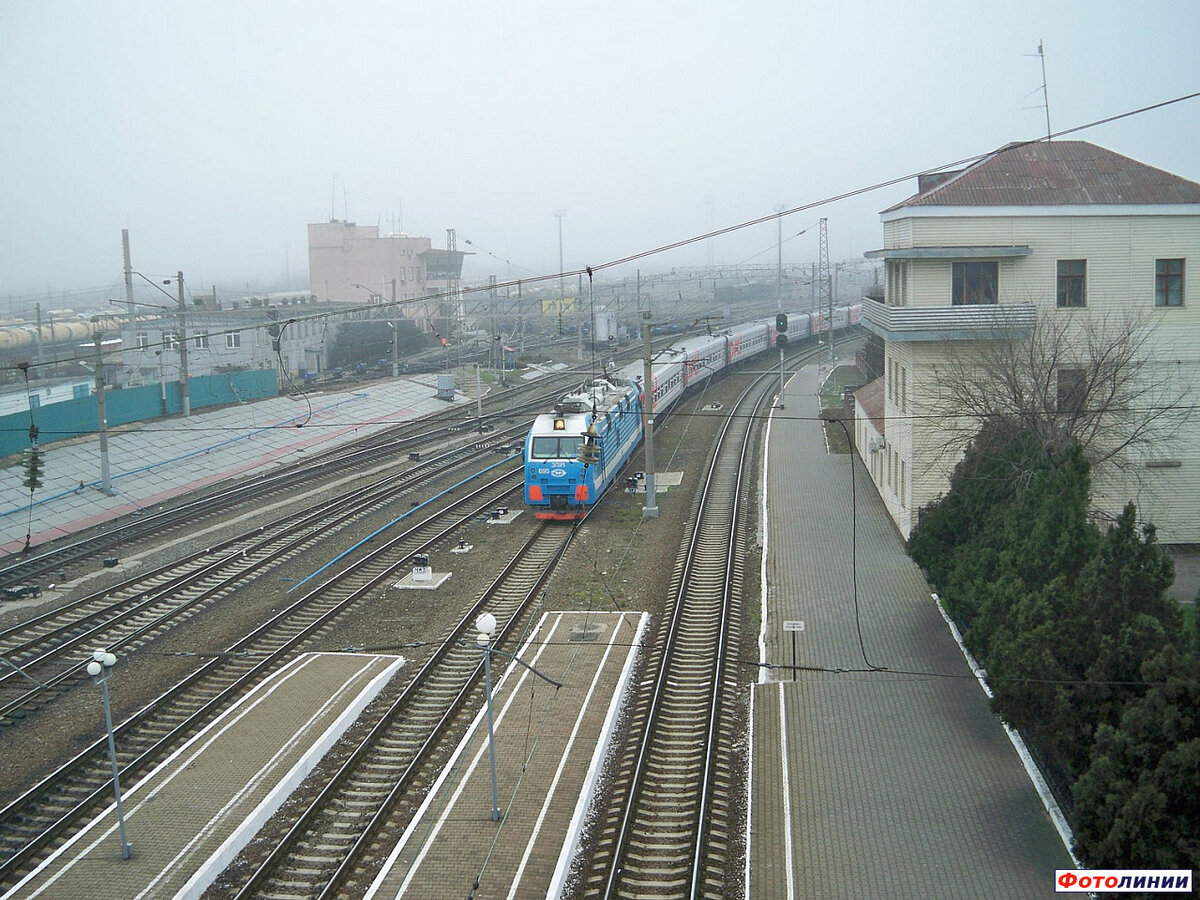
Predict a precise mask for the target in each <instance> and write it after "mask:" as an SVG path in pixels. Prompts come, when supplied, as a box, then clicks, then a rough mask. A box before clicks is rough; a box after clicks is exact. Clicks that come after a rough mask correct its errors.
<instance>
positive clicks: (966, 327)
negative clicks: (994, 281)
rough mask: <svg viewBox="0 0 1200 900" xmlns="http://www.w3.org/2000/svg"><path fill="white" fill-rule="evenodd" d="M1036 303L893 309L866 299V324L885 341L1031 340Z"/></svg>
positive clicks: (1035, 315)
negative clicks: (1029, 338)
mask: <svg viewBox="0 0 1200 900" xmlns="http://www.w3.org/2000/svg"><path fill="white" fill-rule="evenodd" d="M1036 321H1037V307H1036V306H1034V305H1033V304H1032V303H1011V304H994V305H987V306H889V305H888V304H886V303H881V302H879V301H878V300H871V299H868V298H863V308H862V323H863V325H864V326H866V328H867V330H868V331H872V332H874V333H875V334H877V335H879V336H880V337H881V338H883V339H884V340H885V341H988V340H1016V339H1022V338H1027V337H1029V335H1030V334H1031V333H1032V332H1033V325H1034V323H1035V322H1036Z"/></svg>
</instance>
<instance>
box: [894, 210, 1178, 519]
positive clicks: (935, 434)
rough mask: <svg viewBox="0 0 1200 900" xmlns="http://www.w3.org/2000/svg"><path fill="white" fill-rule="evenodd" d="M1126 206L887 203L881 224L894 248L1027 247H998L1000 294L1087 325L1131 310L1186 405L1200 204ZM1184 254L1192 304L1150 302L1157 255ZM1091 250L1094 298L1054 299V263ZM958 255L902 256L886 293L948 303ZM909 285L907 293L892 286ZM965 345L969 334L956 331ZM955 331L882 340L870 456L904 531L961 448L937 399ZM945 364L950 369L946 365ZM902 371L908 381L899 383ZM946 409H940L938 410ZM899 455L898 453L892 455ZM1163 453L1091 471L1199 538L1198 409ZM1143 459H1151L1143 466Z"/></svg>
mask: <svg viewBox="0 0 1200 900" xmlns="http://www.w3.org/2000/svg"><path fill="white" fill-rule="evenodd" d="M1163 209H1164V207H1153V208H1150V212H1151V213H1158V214H1139V215H1131V214H1121V213H1120V211H1119V210H1117V209H1115V208H1105V209H1103V210H1087V209H1083V210H1079V211H1076V210H1073V213H1074V214H1071V215H1055V214H1052V212H1053V211H1052V210H1046V209H1037V210H1031V211H1027V212H1026V211H1022V212H1024V214H1016V213H1014V212H1012V211H1009V212H1008V213H1007V214H1003V215H997V214H995V211H994V210H989V209H987V208H980V209H979V210H972V211H969V212H971V213H972V214H965V212H964V214H961V215H948V214H946V211H945V210H935V211H934V212H933V213H932V214H928V215H927V214H924V211H923V210H921V208H919V207H914V208H913V209H912V210H910V211H909V212H911V213H912V214H911V215H900V214H898V213H892V214H889V217H888V219H887V220H886V221H885V224H884V236H885V246H886V247H887V248H888V249H899V248H909V247H978V246H1005V247H1007V246H1027V247H1029V248H1030V249H1031V251H1032V254H1031V255H1029V256H1017V257H1007V258H1001V259H999V260H998V262H999V302H1000V303H1002V304H1010V303H1033V304H1035V305H1036V306H1037V310H1038V313H1037V314H1038V322H1039V327H1043V326H1047V325H1051V326H1053V325H1058V324H1067V325H1070V326H1079V327H1081V326H1082V325H1083V324H1084V323H1085V322H1087V321H1089V320H1090V321H1093V322H1095V321H1103V322H1107V323H1109V327H1110V328H1115V327H1119V326H1120V323H1122V322H1124V321H1126V320H1127V317H1128V316H1129V315H1130V314H1131V313H1132V314H1133V315H1134V316H1136V318H1137V320H1138V321H1139V323H1142V324H1143V325H1144V327H1148V328H1150V329H1152V343H1151V347H1152V350H1151V355H1152V358H1153V360H1154V361H1155V362H1154V368H1153V369H1148V370H1147V373H1146V374H1147V375H1148V376H1150V375H1154V374H1163V373H1172V374H1173V376H1174V377H1175V378H1176V380H1177V383H1178V386H1179V389H1180V390H1184V389H1187V388H1190V390H1191V394H1190V400H1185V402H1188V403H1190V404H1193V405H1194V404H1196V401H1197V399H1200V215H1197V214H1195V213H1189V214H1186V215H1179V214H1161V213H1162V211H1163ZM1174 258H1183V259H1184V260H1185V268H1184V305H1183V306H1182V307H1155V306H1154V272H1155V260H1157V259H1174ZM1060 259H1085V260H1087V276H1086V304H1087V305H1086V307H1084V308H1082V309H1060V308H1058V307H1057V306H1056V272H1057V266H1056V263H1057V261H1058V260H1060ZM953 262H954V260H953V259H912V260H895V261H894V262H893V265H896V266H901V267H903V268H904V274H903V277H901V276H900V273H899V270H897V274H896V277H893V278H889V279H888V283H887V286H886V287H887V296H886V297H885V302H887V303H889V304H893V305H902V301H903V302H904V303H907V305H910V306H918V307H948V306H950V305H951V272H952V264H953ZM901 285H904V287H905V289H906V296H905V297H903V298H901V297H899V296H896V295H895V292H896V291H897V290H899V289H900V286H901ZM953 343H954V347H953V349H954V350H955V351H956V352H961V351H962V350H963V349H964V347H965V346H966V347H969V346H970V342H963V341H955V342H953ZM949 350H950V343H949V342H937V341H915V342H908V341H888V342H886V343H885V366H884V368H885V372H884V377H885V379H887V380H888V383H887V385H886V386H885V392H884V394H885V398H886V406H885V409H886V420H885V421H886V424H885V435H884V437H885V440H886V442H887V445H888V451H887V452H888V457H887V458H886V460H885V463H884V465H882V466H879V467H871V471H872V473H873V476H874V477H875V480H876V484H877V485H878V487H879V491H880V496H881V497H882V498H883V500H884V502H885V504H886V505H887V507H888V510H889V512H891V514H892V516H893V519H894V520H895V521H896V524H897V526H898V527H899V528H900V530H901V532H902V533H903V534H905V535H906V536H907V535H908V534H909V533H910V531H911V528H912V526H913V525H914V524H915V522H916V511H917V510H918V509H919V508H920V507H921V506H923V505H925V504H928V503H929V502H931V501H933V500H934V499H936V497H938V496H939V495H941V494H942V493H944V492H945V490H946V488H947V487H948V484H949V475H950V472H951V471H952V469H953V466H954V465H955V464H956V463H957V461H958V459H959V458H960V457H959V456H958V455H957V454H947V453H946V452H945V447H946V444H947V436H948V429H947V427H946V423H945V420H944V419H939V418H938V415H939V411H937V410H935V409H934V408H933V406H932V403H931V400H930V398H931V397H932V395H933V394H934V393H935V392H936V389H935V384H934V382H935V380H936V378H937V377H938V376H937V374H936V371H937V367H938V365H939V363H941V364H944V363H945V362H946V361H947V360H948V351H949ZM943 371H944V369H943ZM901 379H903V381H902V382H901ZM942 414H944V413H942ZM893 454H894V455H893ZM1156 454H1157V456H1158V458H1155V459H1149V460H1148V459H1133V460H1131V463H1132V466H1131V467H1130V469H1129V470H1128V471H1127V472H1126V473H1125V474H1123V475H1114V476H1111V477H1109V478H1108V479H1107V480H1104V479H1098V480H1096V481H1095V482H1094V490H1093V502H1094V504H1095V506H1096V507H1097V509H1098V510H1100V511H1101V512H1103V513H1107V514H1115V513H1117V512H1119V511H1120V509H1121V508H1122V507H1123V506H1124V505H1125V503H1126V502H1128V501H1129V500H1133V501H1135V502H1137V503H1138V505H1139V510H1140V512H1141V515H1142V518H1143V519H1144V520H1148V521H1151V522H1154V523H1155V525H1156V526H1157V528H1158V530H1159V539H1160V540H1162V541H1164V542H1169V543H1196V542H1200V414H1193V415H1192V416H1191V417H1190V419H1189V421H1188V422H1187V425H1186V428H1185V430H1184V431H1183V432H1182V433H1181V434H1180V436H1179V439H1178V442H1177V444H1176V445H1174V446H1170V447H1166V446H1164V447H1161V448H1156V450H1155V451H1152V453H1151V456H1155V455H1156ZM1147 462H1150V463H1151V465H1150V466H1147Z"/></svg>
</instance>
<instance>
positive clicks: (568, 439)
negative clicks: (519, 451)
mask: <svg viewBox="0 0 1200 900" xmlns="http://www.w3.org/2000/svg"><path fill="white" fill-rule="evenodd" d="M579 444H580V438H579V436H578V435H573V436H568V435H565V434H561V435H559V434H553V435H545V436H535V437H534V439H533V445H532V446H531V447H530V448H529V456H530V458H531V459H574V458H575V455H576V454H577V453H579Z"/></svg>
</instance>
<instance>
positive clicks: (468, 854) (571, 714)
mask: <svg viewBox="0 0 1200 900" xmlns="http://www.w3.org/2000/svg"><path fill="white" fill-rule="evenodd" d="M646 621H647V618H646V616H645V615H643V614H639V613H624V614H616V613H582V612H571V613H565V612H556V613H547V614H546V615H545V616H544V617H543V619H542V620H541V622H540V624H539V627H538V629H537V631H536V632H535V633H534V634H533V635H532V637H531V638H530V639H529V641H528V642H527V643H526V644H525V646H524V647H523V648H522V649H521V651H520V652H519V653H518V656H519V657H520V658H521V659H522V660H523V661H525V662H527V663H528V664H530V665H532V666H534V667H536V668H537V669H538V671H540V672H543V673H545V674H546V675H547V676H549V677H550V678H552V679H554V680H555V681H559V682H562V687H561V688H558V689H556V688H554V687H553V685H550V684H547V683H546V682H545V681H542V680H541V679H539V678H537V677H536V676H535V675H533V674H532V673H530V672H529V671H528V670H527V669H525V668H523V667H521V666H518V665H516V664H515V663H514V664H511V665H509V666H508V667H507V668H506V671H505V672H504V675H503V677H502V678H501V679H500V681H499V682H498V683H496V684H495V686H494V692H493V698H494V699H493V709H494V718H495V736H496V738H495V741H496V781H497V785H498V787H497V794H498V800H499V809H500V820H499V821H498V822H497V821H493V820H492V816H491V812H492V799H491V772H490V766H489V757H488V735H487V720H486V716H485V713H484V711H483V710H481V711H480V714H479V716H478V717H477V718H476V720H475V724H474V726H473V727H472V729H471V733H470V734H469V735H468V737H467V738H466V739H465V740H464V741H463V743H462V744H461V745H460V746H459V748H458V750H457V751H456V753H455V755H454V758H453V759H452V761H451V763H450V764H449V765H448V766H447V767H446V768H445V770H444V771H443V773H442V776H441V778H440V779H439V781H438V783H437V784H436V786H435V787H434V789H433V790H432V791H431V792H430V794H429V796H428V798H427V799H426V801H425V803H424V804H423V806H422V807H421V810H420V812H419V813H418V816H417V818H416V819H415V820H414V822H413V824H412V825H411V826H410V827H409V828H408V829H407V830H406V831H405V833H404V835H403V836H402V837H401V838H400V842H399V844H398V845H397V846H396V849H395V850H394V851H393V853H392V855H391V857H390V859H389V860H388V862H387V866H386V868H385V869H384V871H383V872H381V873H380V875H379V877H378V878H377V879H376V880H375V883H374V884H373V885H372V887H371V889H370V891H369V892H368V894H367V897H368V898H373V900H382V898H393V897H414V898H441V897H468V896H469V897H473V898H475V900H483V898H495V897H507V898H530V897H557V896H559V894H560V892H561V890H562V888H563V886H564V885H565V884H566V880H567V878H568V877H569V867H570V861H571V858H572V856H573V855H574V851H575V849H576V842H577V840H578V838H579V836H580V833H581V832H582V830H583V829H584V828H585V825H586V822H585V813H586V809H587V804H588V802H589V800H590V799H591V794H592V789H593V787H594V786H595V784H596V781H597V779H598V778H599V777H600V769H601V763H602V760H603V757H604V752H605V750H606V749H607V746H608V739H609V735H610V734H611V732H612V729H613V728H614V726H615V722H616V718H617V714H618V711H619V705H620V701H621V697H622V693H623V690H624V687H625V684H626V682H627V680H628V678H629V674H630V669H631V667H632V665H633V662H634V654H635V653H636V648H637V644H639V643H640V637H641V631H642V629H644V628H645V627H646ZM587 626H590V629H591V638H590V639H589V640H586V641H580V640H577V639H573V638H572V634H575V635H576V637H577V636H578V632H579V629H581V628H584V627H587ZM498 670H499V669H498V667H493V670H492V671H493V674H495V673H497V671H498ZM476 884H477V886H476Z"/></svg>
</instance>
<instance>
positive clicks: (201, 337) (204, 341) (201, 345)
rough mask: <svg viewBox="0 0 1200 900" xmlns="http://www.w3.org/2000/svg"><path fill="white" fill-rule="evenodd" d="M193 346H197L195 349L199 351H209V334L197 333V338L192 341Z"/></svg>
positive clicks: (205, 332) (204, 332)
mask: <svg viewBox="0 0 1200 900" xmlns="http://www.w3.org/2000/svg"><path fill="white" fill-rule="evenodd" d="M192 344H193V345H194V346H195V348H196V349H197V350H207V349H208V332H207V331H200V332H197V334H196V336H195V337H194V338H193V339H192Z"/></svg>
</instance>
